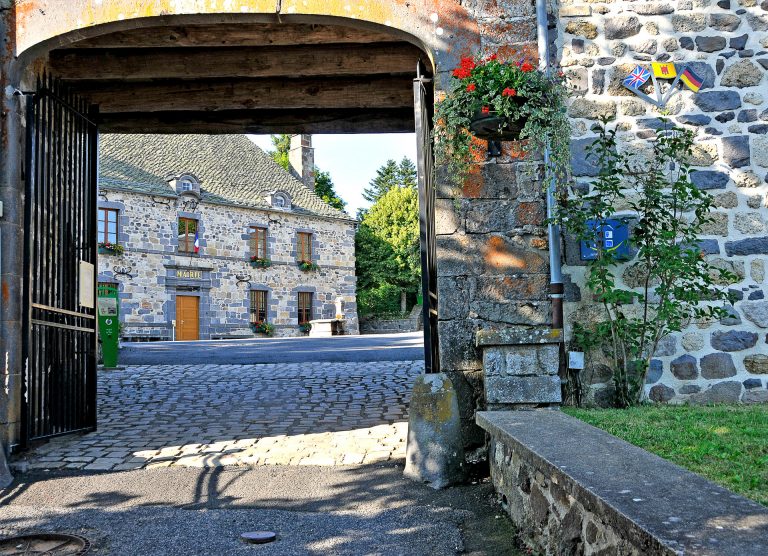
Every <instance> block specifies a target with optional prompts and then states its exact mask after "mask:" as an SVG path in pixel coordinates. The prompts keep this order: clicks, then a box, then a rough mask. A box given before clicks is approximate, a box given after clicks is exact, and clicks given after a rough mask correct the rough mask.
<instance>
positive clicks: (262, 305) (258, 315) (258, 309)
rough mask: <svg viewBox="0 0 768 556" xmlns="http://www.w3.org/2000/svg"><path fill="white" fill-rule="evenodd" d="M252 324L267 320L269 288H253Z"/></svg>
mask: <svg viewBox="0 0 768 556" xmlns="http://www.w3.org/2000/svg"><path fill="white" fill-rule="evenodd" d="M250 293H251V324H256V323H258V322H267V290H251V292H250Z"/></svg>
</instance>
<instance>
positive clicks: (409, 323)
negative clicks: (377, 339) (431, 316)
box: [360, 305, 424, 334]
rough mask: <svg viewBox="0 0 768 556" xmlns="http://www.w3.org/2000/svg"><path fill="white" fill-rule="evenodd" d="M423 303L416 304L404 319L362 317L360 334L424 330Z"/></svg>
mask: <svg viewBox="0 0 768 556" xmlns="http://www.w3.org/2000/svg"><path fill="white" fill-rule="evenodd" d="M423 311H424V309H423V308H422V306H421V305H414V306H413V309H411V312H410V314H409V315H408V316H407V317H405V318H402V319H394V318H393V319H387V318H382V317H376V316H367V317H360V334H397V333H399V332H417V331H419V330H423V328H424V327H423V323H422V321H423V318H422V313H423Z"/></svg>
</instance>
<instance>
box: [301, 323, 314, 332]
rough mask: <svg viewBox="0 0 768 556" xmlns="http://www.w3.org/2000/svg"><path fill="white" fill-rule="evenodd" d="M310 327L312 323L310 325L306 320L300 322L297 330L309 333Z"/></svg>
mask: <svg viewBox="0 0 768 556" xmlns="http://www.w3.org/2000/svg"><path fill="white" fill-rule="evenodd" d="M311 329H312V325H311V324H309V323H308V322H304V323H302V324H300V325H299V331H300V332H301V333H302V334H309V331H310V330H311Z"/></svg>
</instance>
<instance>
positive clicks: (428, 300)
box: [413, 63, 440, 373]
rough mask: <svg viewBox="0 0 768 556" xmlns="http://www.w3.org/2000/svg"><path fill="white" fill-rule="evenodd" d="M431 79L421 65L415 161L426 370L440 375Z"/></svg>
mask: <svg viewBox="0 0 768 556" xmlns="http://www.w3.org/2000/svg"><path fill="white" fill-rule="evenodd" d="M431 89H432V80H431V79H428V78H426V77H424V76H423V74H422V67H421V63H419V66H418V76H417V78H416V79H415V80H414V81H413V102H414V116H415V124H416V125H415V130H416V158H417V164H416V169H417V175H418V183H419V236H420V238H419V239H420V247H421V290H422V297H423V306H422V311H423V320H424V370H425V372H426V373H438V372H440V355H439V343H438V341H439V340H438V334H437V303H438V298H437V265H436V258H437V254H436V245H435V187H434V162H433V159H432V136H431V135H432V134H431V130H432V126H431V122H432V95H431V94H427V93H428V91H431Z"/></svg>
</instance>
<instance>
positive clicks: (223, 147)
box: [99, 133, 353, 220]
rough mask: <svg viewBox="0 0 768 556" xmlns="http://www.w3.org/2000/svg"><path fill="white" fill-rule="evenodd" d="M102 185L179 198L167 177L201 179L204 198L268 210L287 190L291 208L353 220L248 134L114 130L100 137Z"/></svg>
mask: <svg viewBox="0 0 768 556" xmlns="http://www.w3.org/2000/svg"><path fill="white" fill-rule="evenodd" d="M99 154H100V159H99V187H100V188H101V189H104V190H110V189H111V190H122V191H131V192H134V193H144V194H147V195H156V196H160V195H166V196H173V197H175V196H176V192H175V191H174V189H173V188H172V187H171V186H170V185H169V184H168V182H166V180H165V179H164V178H165V176H167V175H168V174H181V173H190V174H193V175H194V176H196V177H197V178H199V179H200V184H201V197H202V202H203V203H205V202H206V201H207V202H211V203H218V204H226V205H235V206H243V207H253V208H269V205H268V204H267V201H266V196H267V194H268V193H269V192H271V191H285V192H286V193H288V194H289V195H290V196H291V204H292V210H293V212H296V213H299V214H307V215H318V216H326V217H333V218H344V219H347V220H353V219H352V218H351V217H350V216H349V215H348V214H346V213H344V212H342V211H339V210H337V209H335V208H333V207H331V206H330V205H329V204H328V203H326V202H325V201H323V200H322V199H320V197H318V196H317V195H315V193H314V192H312V191H310V190H309V189H308V188H307V187H305V186H304V184H303V183H301V182H300V181H299V180H297V179H296V178H294V177H293V176H292V175H291V174H289V173H288V172H286V171H285V170H284V169H283V168H282V167H281V166H279V165H278V164H277V163H276V162H275V161H274V160H272V158H271V157H270V156H269V155H268V154H266V153H265V152H264V151H262V150H261V149H260V148H259V147H257V146H256V145H255V144H254V143H253V141H251V140H250V139H248V137H246V136H245V135H189V134H174V135H163V134H152V135H143V134H126V135H123V134H115V133H105V134H101V135H100V136H99Z"/></svg>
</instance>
